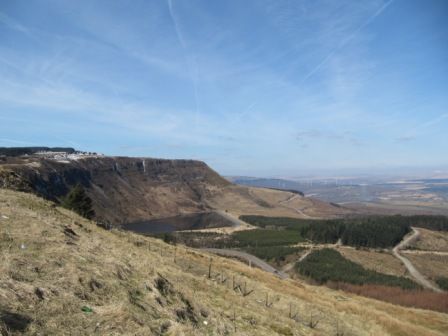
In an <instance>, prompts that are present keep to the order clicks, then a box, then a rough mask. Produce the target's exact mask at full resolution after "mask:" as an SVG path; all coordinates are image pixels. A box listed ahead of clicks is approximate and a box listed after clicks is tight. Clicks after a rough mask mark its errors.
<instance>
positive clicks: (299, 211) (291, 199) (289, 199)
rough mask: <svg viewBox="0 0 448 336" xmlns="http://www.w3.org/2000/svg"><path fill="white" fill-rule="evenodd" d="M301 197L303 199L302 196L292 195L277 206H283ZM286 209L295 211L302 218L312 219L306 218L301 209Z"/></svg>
mask: <svg viewBox="0 0 448 336" xmlns="http://www.w3.org/2000/svg"><path fill="white" fill-rule="evenodd" d="M302 197H303V196H302V195H300V194H295V195H292V196H291V197H288V198H287V199H285V200H283V201H280V202H278V204H279V205H283V204H286V203H289V202H291V201H293V200H295V199H296V198H302ZM286 207H287V208H289V209H293V210H295V211H296V212H297V213H298V214H299V215H301V216H302V217H303V218H313V217H311V216H308V215H307V214H306V213H304V212H303V210H302V209H298V208H293V207H289V206H286Z"/></svg>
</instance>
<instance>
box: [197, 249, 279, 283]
mask: <svg viewBox="0 0 448 336" xmlns="http://www.w3.org/2000/svg"><path fill="white" fill-rule="evenodd" d="M201 250H203V251H207V252H211V253H214V254H219V255H222V256H225V257H235V258H241V259H244V260H246V261H247V262H250V263H251V265H253V266H256V267H259V268H261V269H262V270H263V271H266V272H269V273H272V274H275V275H277V276H278V277H279V278H281V279H286V278H288V275H287V274H286V273H283V272H282V271H279V270H277V269H275V268H274V267H272V266H271V265H269V264H268V263H266V262H265V261H263V260H261V259H259V258H257V257H256V256H254V255H252V254H249V253H246V252H242V251H236V250H227V249H216V248H204V249H201Z"/></svg>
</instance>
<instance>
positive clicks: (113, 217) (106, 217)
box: [0, 157, 229, 224]
mask: <svg viewBox="0 0 448 336" xmlns="http://www.w3.org/2000/svg"><path fill="white" fill-rule="evenodd" d="M76 184H81V185H83V186H84V188H85V189H86V191H87V193H88V194H89V196H90V197H91V198H92V200H93V206H94V210H95V213H96V219H97V220H100V221H105V222H108V223H112V224H121V223H126V222H133V221H138V220H145V219H150V218H156V217H164V216H173V215H176V214H181V213H190V212H198V211H205V210H208V209H209V207H208V205H207V202H206V198H207V195H208V194H209V193H210V192H212V191H213V190H216V189H219V188H221V187H225V186H227V185H228V184H229V182H228V181H226V180H225V179H224V178H222V177H221V176H219V175H218V174H217V173H216V172H215V171H213V170H212V169H210V168H209V167H208V166H207V165H206V164H205V163H203V162H200V161H193V160H161V159H149V158H128V157H85V158H81V159H77V160H69V161H60V160H59V161H58V160H53V159H48V158H40V157H29V158H25V157H24V158H22V159H20V160H18V159H16V158H15V159H14V160H12V159H8V158H3V162H0V187H4V188H10V189H16V190H22V191H31V192H33V193H35V194H37V195H39V196H42V197H44V198H47V199H50V200H53V201H60V200H61V198H62V197H63V196H65V195H66V194H67V193H68V192H69V190H70V189H71V188H72V187H73V186H75V185H76Z"/></svg>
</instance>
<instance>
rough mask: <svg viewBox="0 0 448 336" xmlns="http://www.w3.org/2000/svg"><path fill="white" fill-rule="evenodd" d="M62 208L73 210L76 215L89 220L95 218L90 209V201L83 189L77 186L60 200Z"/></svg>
mask: <svg viewBox="0 0 448 336" xmlns="http://www.w3.org/2000/svg"><path fill="white" fill-rule="evenodd" d="M61 205H62V206H63V207H64V208H67V209H70V210H73V211H74V212H76V213H77V214H79V215H81V216H83V217H85V218H88V219H91V218H93V216H95V211H94V210H93V208H92V200H91V198H90V197H89V196H87V194H86V191H85V190H84V188H83V187H82V186H81V185H80V184H77V185H76V186H75V187H74V188H73V189H72V190H71V191H70V192H69V193H68V195H67V196H66V197H65V198H64V199H63V200H62V204H61Z"/></svg>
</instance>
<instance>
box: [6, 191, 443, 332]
mask: <svg viewBox="0 0 448 336" xmlns="http://www.w3.org/2000/svg"><path fill="white" fill-rule="evenodd" d="M0 254H1V256H0V257H1V260H2V262H1V264H0V324H1V327H0V328H2V329H3V330H2V333H3V334H6V335H8V334H13V335H14V334H17V335H18V334H26V335H36V334H40V335H54V334H71V335H93V334H98V335H276V334H279V335H336V332H337V326H338V325H339V330H340V331H343V332H344V335H434V336H435V335H446V331H447V330H448V315H446V314H441V313H435V312H430V311H425V310H417V309H407V308H403V307H399V306H395V305H392V304H387V303H383V302H380V301H376V300H371V299H367V298H362V297H358V296H356V295H353V294H346V293H344V292H339V291H334V290H331V289H327V288H323V287H314V286H309V285H305V284H301V283H298V282H296V281H293V280H286V281H282V280H280V279H278V278H276V277H275V276H273V275H271V274H267V273H264V272H262V271H260V270H257V269H253V268H252V269H251V268H248V267H246V266H245V265H244V264H242V263H239V262H237V261H233V260H227V259H223V258H220V257H216V256H213V262H212V264H211V265H212V267H211V277H210V278H208V270H209V265H210V264H209V263H210V255H207V254H205V253H201V252H198V251H195V250H192V249H188V248H185V247H180V246H178V247H174V246H170V245H166V244H164V243H163V242H161V241H158V240H154V239H151V238H146V237H142V236H138V235H135V234H132V233H125V232H120V231H115V230H114V231H105V230H103V229H101V228H99V227H97V226H96V225H95V224H94V223H92V222H90V221H87V220H85V219H83V218H80V217H78V216H76V215H75V214H73V213H71V212H69V211H66V210H64V209H61V208H58V207H55V206H54V205H53V204H52V203H50V202H47V201H44V200H42V199H39V198H37V197H35V196H32V195H29V194H23V193H17V192H13V191H9V190H4V189H0ZM223 279H227V280H226V281H223ZM233 279H235V280H234V281H233ZM234 288H236V289H234ZM250 290H254V291H253V292H252V293H251V294H250V295H247V296H243V295H242V293H241V292H244V293H248V292H249V291H250ZM266 298H267V299H268V305H266ZM271 303H273V304H272V305H271ZM267 306H269V307H267ZM83 307H84V310H86V311H83V310H82V309H83ZM89 308H91V309H92V310H93V312H89V311H88V310H89ZM290 317H294V319H293V318H290ZM311 319H312V320H313V321H316V320H318V321H319V323H318V324H317V325H314V323H311V326H313V327H314V328H311V327H310V320H311Z"/></svg>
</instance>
